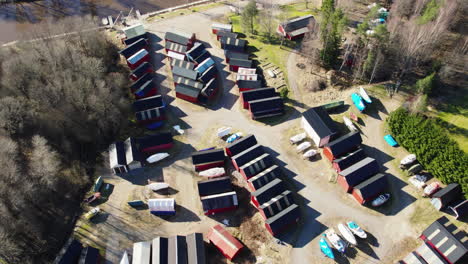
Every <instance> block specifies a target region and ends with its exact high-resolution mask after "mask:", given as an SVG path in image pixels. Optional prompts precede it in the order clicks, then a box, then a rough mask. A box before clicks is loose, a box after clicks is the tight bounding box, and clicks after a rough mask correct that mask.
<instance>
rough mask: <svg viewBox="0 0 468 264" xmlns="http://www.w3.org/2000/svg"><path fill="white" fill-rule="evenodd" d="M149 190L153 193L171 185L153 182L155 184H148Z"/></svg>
mask: <svg viewBox="0 0 468 264" xmlns="http://www.w3.org/2000/svg"><path fill="white" fill-rule="evenodd" d="M148 188H149V189H150V190H152V191H159V190H162V189H166V188H169V184H167V183H165V182H153V183H150V184H148Z"/></svg>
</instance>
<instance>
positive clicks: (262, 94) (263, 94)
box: [241, 88, 278, 109]
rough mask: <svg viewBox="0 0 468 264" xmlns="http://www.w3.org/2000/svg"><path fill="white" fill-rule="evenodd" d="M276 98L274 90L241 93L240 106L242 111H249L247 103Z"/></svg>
mask: <svg viewBox="0 0 468 264" xmlns="http://www.w3.org/2000/svg"><path fill="white" fill-rule="evenodd" d="M274 96H278V93H277V92H276V91H275V88H260V89H255V90H250V91H244V92H241V100H242V106H243V107H244V109H249V102H250V101H253V100H259V99H264V98H269V97H274Z"/></svg>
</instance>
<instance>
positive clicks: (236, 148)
mask: <svg viewBox="0 0 468 264" xmlns="http://www.w3.org/2000/svg"><path fill="white" fill-rule="evenodd" d="M255 144H257V139H256V138H255V136H254V135H247V136H245V137H243V138H241V139H238V140H236V141H234V142H233V143H230V144H228V145H227V146H226V149H229V151H230V152H231V155H232V156H234V155H237V154H239V153H241V152H242V151H244V150H246V149H248V148H250V147H252V146H253V145H255Z"/></svg>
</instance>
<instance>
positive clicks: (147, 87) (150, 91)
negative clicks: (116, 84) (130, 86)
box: [133, 73, 158, 99]
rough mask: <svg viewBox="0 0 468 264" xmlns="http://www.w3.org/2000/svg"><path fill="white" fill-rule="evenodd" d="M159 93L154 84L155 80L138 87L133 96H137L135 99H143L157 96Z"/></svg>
mask: <svg viewBox="0 0 468 264" xmlns="http://www.w3.org/2000/svg"><path fill="white" fill-rule="evenodd" d="M148 74H149V73H148ZM134 87H135V86H134ZM157 92H158V90H157V89H156V85H155V84H154V82H153V79H150V80H147V81H146V82H144V83H142V84H141V86H139V87H137V89H136V90H135V91H134V92H133V95H134V96H135V99H143V98H147V97H152V96H155V95H156V93H157Z"/></svg>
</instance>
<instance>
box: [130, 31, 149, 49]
mask: <svg viewBox="0 0 468 264" xmlns="http://www.w3.org/2000/svg"><path fill="white" fill-rule="evenodd" d="M141 38H143V39H147V38H148V36H147V35H146V32H145V33H143V34H141V35H138V36H135V37H131V38H126V39H125V40H124V44H125V46H128V45H131V44H133V43H135V42H137V41H138V40H140V39H141Z"/></svg>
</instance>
